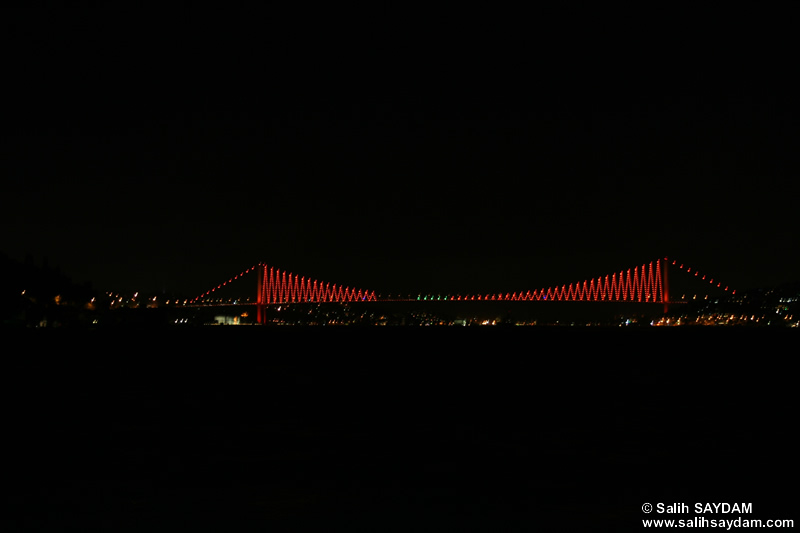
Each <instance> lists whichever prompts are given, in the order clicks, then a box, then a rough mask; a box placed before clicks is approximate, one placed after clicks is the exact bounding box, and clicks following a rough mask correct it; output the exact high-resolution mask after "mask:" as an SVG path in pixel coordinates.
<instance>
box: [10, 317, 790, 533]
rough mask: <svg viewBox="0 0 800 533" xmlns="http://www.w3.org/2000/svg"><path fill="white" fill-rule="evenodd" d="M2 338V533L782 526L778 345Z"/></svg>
mask: <svg viewBox="0 0 800 533" xmlns="http://www.w3.org/2000/svg"><path fill="white" fill-rule="evenodd" d="M5 339H6V342H5V347H4V350H3V351H4V356H3V372H2V376H3V378H2V379H3V402H4V417H3V435H4V441H5V444H6V445H7V446H6V451H5V452H4V455H3V457H4V463H5V464H4V478H5V481H6V486H7V487H8V488H10V489H11V491H10V496H9V497H7V498H6V503H7V504H8V505H9V509H10V510H9V512H7V513H5V514H4V515H3V516H2V517H0V522H2V523H0V527H1V528H2V530H3V531H18V530H35V531H62V530H75V531H537V530H545V531H548V530H564V531H586V530H590V531H620V530H636V531H638V530H640V529H641V519H642V518H644V517H645V516H644V515H643V513H642V511H641V506H642V504H643V503H645V502H651V503H653V504H655V503H656V502H687V503H689V505H690V506H691V505H692V503H693V502H753V505H754V509H755V512H756V514H755V515H754V516H753V517H756V518H794V516H793V515H794V514H795V512H794V511H795V509H796V506H795V504H794V503H792V502H791V499H790V496H791V494H789V493H787V491H786V490H785V489H784V487H783V485H784V483H785V482H786V481H787V480H794V479H796V475H797V452H796V450H797V443H796V440H795V437H794V431H793V430H794V426H795V425H796V408H795V407H794V403H795V400H796V394H795V392H794V391H795V388H794V383H795V382H796V379H795V374H794V373H793V372H792V368H793V367H794V363H795V361H794V359H796V354H795V352H796V347H797V333H796V331H787V330H730V329H729V330H723V329H697V330H686V329H683V330H679V329H671V330H664V329H656V328H646V329H634V330H632V329H621V328H616V329H597V328H586V329H578V328H554V329H547V328H508V329H505V328H442V329H431V328H413V329H412V328H365V329H357V328H340V329H327V328H318V329H299V328H298V329H294V328H281V329H268V328H256V327H250V328H248V327H242V328H235V327H230V328H210V329H198V330H183V331H182V330H163V331H158V330H153V331H148V330H131V331H126V330H116V331H95V332H70V331H24V332H15V333H13V334H11V333H7V334H6V335H5ZM734 518H735V517H734Z"/></svg>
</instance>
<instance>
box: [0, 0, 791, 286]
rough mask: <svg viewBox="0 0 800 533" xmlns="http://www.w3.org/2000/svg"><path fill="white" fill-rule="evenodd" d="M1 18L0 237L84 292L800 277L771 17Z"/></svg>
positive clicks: (785, 102) (39, 14) (191, 14)
mask: <svg viewBox="0 0 800 533" xmlns="http://www.w3.org/2000/svg"><path fill="white" fill-rule="evenodd" d="M309 9H310V7H309ZM4 15H5V16H4V17H2V18H3V21H2V30H3V31H2V33H3V37H2V39H3V52H2V54H3V80H4V81H3V93H4V94H5V96H3V97H2V121H1V124H2V125H0V139H2V144H1V145H0V158H1V161H0V169H2V176H3V178H2V179H3V181H2V194H1V195H0V229H2V241H0V251H1V252H3V253H6V254H8V255H9V256H11V257H13V258H15V259H18V260H23V259H24V258H25V256H26V254H31V255H32V256H33V257H34V258H35V260H36V261H37V262H40V261H41V260H42V258H44V257H47V259H48V262H49V264H50V265H58V266H59V267H60V268H61V269H62V270H63V271H64V272H66V273H67V274H68V275H69V276H70V277H72V279H73V280H74V281H76V282H83V281H91V282H92V283H93V284H94V286H95V287H96V288H100V289H105V288H109V289H137V290H148V291H149V290H159V291H181V292H185V293H187V294H188V295H196V294H199V293H200V292H203V291H205V290H207V289H209V288H211V287H212V286H215V285H216V284H217V283H219V282H221V281H223V280H224V279H227V278H228V277H230V276H231V275H234V274H237V273H238V272H240V271H241V270H243V269H246V268H247V267H249V266H251V265H253V264H254V263H257V262H258V261H265V262H267V263H269V264H273V265H275V266H277V267H280V268H282V269H287V270H289V271H292V272H294V273H297V274H300V275H305V276H307V277H312V278H316V279H320V280H324V281H328V282H331V283H341V284H345V285H349V286H356V287H360V288H366V289H371V290H376V291H377V292H381V293H384V294H385V293H392V292H419V291H431V292H442V293H445V292H454V291H462V292H471V291H483V292H492V291H506V290H508V291H517V290H533V289H536V288H541V287H543V286H549V285H552V284H562V283H570V282H575V281H582V280H584V279H587V278H590V277H596V276H600V275H605V274H610V273H611V272H614V271H619V270H621V269H626V268H628V267H632V266H635V265H637V264H642V263H643V262H649V261H651V260H653V259H657V258H659V257H663V256H665V255H668V256H670V257H675V258H677V259H678V260H680V261H681V262H685V263H687V264H690V265H693V266H695V268H698V269H701V270H703V271H704V272H708V273H709V274H711V275H713V276H716V277H718V279H720V280H722V281H723V282H725V283H726V284H730V285H731V286H736V287H742V288H747V287H754V286H769V285H775V284H778V283H782V282H787V281H797V280H800V274H799V273H800V253H798V250H799V249H800V246H798V239H797V195H798V193H799V192H800V188H799V186H798V180H797V176H798V174H797V170H798V165H797V162H798V161H797V148H798V142H797V141H798V135H797V126H798V105H797V103H796V100H795V97H796V94H797V93H796V92H795V91H794V89H795V87H793V86H792V80H793V77H794V72H793V70H794V67H793V63H792V62H791V61H789V55H788V53H789V51H790V48H787V45H788V35H787V34H786V33H785V31H784V30H783V29H782V28H781V27H780V23H781V21H782V20H783V18H784V17H782V16H781V15H780V14H776V13H772V14H769V15H768V16H766V17H764V20H759V17H751V16H750V14H742V15H741V16H740V20H737V21H735V23H733V22H731V21H730V20H725V21H722V20H719V19H713V18H712V19H707V20H706V19H704V20H703V21H699V20H697V19H695V18H692V19H691V22H689V20H690V19H688V18H681V17H677V18H674V19H670V20H664V19H662V18H652V17H644V16H643V17H642V19H641V20H637V19H636V18H634V19H627V18H626V19H625V22H622V21H620V20H617V17H616V15H615V14H609V13H605V14H603V17H605V18H602V19H598V18H596V17H595V15H594V14H588V13H572V14H560V15H558V16H556V15H553V14H539V15H537V16H532V15H530V14H528V15H526V16H527V17H533V18H526V19H524V20H520V16H521V14H517V15H515V14H514V13H504V14H502V16H500V17H499V18H497V19H495V18H494V17H489V18H492V19H493V20H492V21H491V22H490V21H489V20H488V18H484V17H483V15H482V14H480V13H473V14H472V16H471V20H470V21H469V23H467V21H465V20H462V19H461V18H460V16H459V17H456V16H455V14H452V13H442V14H435V15H434V14H432V13H424V14H423V13H416V14H408V13H406V14H397V13H371V14H366V15H365V14H363V13H362V14H360V15H362V17H361V18H355V14H353V16H352V17H351V16H350V14H345V13H334V14H330V15H331V17H334V16H335V17H336V18H335V19H334V18H328V17H327V15H326V14H319V13H315V16H314V20H313V21H312V20H311V19H310V18H308V19H307V18H306V17H308V16H309V15H308V14H302V13H300V14H298V13H294V14H292V15H291V16H289V15H287V14H284V13H280V14H278V13H271V12H253V13H247V12H238V13H233V12H225V13H216V12H205V13H203V12H199V11H197V10H194V9H188V8H187V9H186V10H185V11H181V12H169V13H166V12H138V11H135V10H117V11H111V10H108V9H106V8H102V9H101V8H96V9H93V10H90V11H85V12H75V11H65V10H60V11H59V10H56V11H53V10H45V9H40V10H33V9H29V10H25V11H16V12H10V11H6V12H5V13H4ZM629 15H630V14H629ZM633 15H634V17H635V16H636V14H633ZM642 15H643V14H642ZM339 20H342V21H347V22H346V23H344V22H343V23H339V22H338V21H339ZM656 20H658V22H655V21H656ZM773 24H774V26H773ZM512 26H513V27H512ZM756 34H758V38H756V37H755V35H756ZM784 41H785V42H784ZM252 292H254V290H253V291H252Z"/></svg>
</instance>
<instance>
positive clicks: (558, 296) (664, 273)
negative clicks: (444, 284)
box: [187, 257, 736, 324]
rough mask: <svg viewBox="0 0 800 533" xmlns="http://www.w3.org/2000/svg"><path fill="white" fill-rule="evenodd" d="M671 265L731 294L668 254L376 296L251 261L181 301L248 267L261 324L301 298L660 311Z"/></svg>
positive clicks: (202, 300) (207, 295)
mask: <svg viewBox="0 0 800 533" xmlns="http://www.w3.org/2000/svg"><path fill="white" fill-rule="evenodd" d="M671 268H673V269H678V270H680V271H683V272H685V273H686V274H688V275H690V276H693V277H695V278H697V279H698V280H700V281H704V282H707V283H708V284H709V285H711V286H714V287H717V288H719V289H721V290H723V291H728V292H730V294H736V291H735V290H729V287H728V286H727V285H725V286H723V284H722V282H720V281H718V280H715V279H714V278H712V277H710V276H707V275H706V274H702V273H701V272H700V271H698V270H697V269H693V268H691V267H689V266H687V265H684V264H683V263H679V262H678V261H676V260H670V259H669V258H667V257H664V258H663V259H657V260H654V261H650V262H649V263H643V264H641V265H637V266H634V267H631V268H628V269H625V270H620V271H619V272H613V273H611V274H607V275H605V276H598V277H596V278H590V279H586V280H583V281H580V282H577V283H570V284H569V285H566V284H564V285H561V286H552V287H547V288H541V289H537V290H532V291H531V290H528V291H520V292H506V293H482V294H454V295H446V296H441V295H437V296H434V295H422V294H420V295H419V296H417V297H416V298H411V297H408V298H401V297H382V296H380V295H376V293H375V291H374V290H366V289H360V288H353V287H349V286H342V285H337V284H335V283H334V284H331V283H328V282H322V281H318V280H316V279H311V278H306V277H305V276H299V275H296V274H293V273H291V272H287V271H285V270H283V271H282V270H280V269H279V268H276V267H274V266H271V265H268V264H267V263H257V264H255V265H253V266H251V267H250V268H248V269H246V270H243V271H242V272H240V273H239V274H237V275H236V276H233V277H232V278H230V279H228V280H227V281H223V282H222V283H220V284H219V285H217V286H216V287H214V288H212V289H209V290H207V291H206V292H204V293H203V294H201V295H199V296H197V297H196V298H194V299H192V300H190V301H189V302H187V305H190V306H213V305H219V304H218V303H215V302H217V301H218V300H216V299H215V293H216V291H218V290H221V289H222V288H223V287H225V286H227V285H229V284H233V283H236V282H237V281H239V280H240V279H241V278H244V277H245V276H247V275H248V274H250V273H251V272H255V273H256V275H257V279H258V281H257V286H256V299H255V302H250V303H245V305H255V306H256V309H257V320H258V322H259V323H261V324H263V323H264V320H265V313H264V310H265V308H266V307H267V306H270V305H275V304H291V303H306V302H308V303H322V302H337V303H350V302H379V301H394V302H396V301H416V300H425V301H511V302H525V301H530V302H537V301H562V302H630V303H634V302H636V303H650V304H663V305H664V312H665V313H666V312H667V311H668V310H669V306H670V304H676V303H683V302H681V301H672V300H670V293H669V272H670V269H671Z"/></svg>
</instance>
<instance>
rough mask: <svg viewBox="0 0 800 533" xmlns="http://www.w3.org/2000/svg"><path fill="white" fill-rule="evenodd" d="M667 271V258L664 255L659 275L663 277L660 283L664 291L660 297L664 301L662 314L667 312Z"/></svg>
mask: <svg viewBox="0 0 800 533" xmlns="http://www.w3.org/2000/svg"><path fill="white" fill-rule="evenodd" d="M668 272H669V259H668V258H666V257H665V258H664V268H662V269H661V275H662V276H663V277H664V279H663V281H662V283H661V286H662V290H663V291H664V292H663V295H662V297H661V300H662V301H663V302H664V314H665V315H666V314H667V313H669V275H668Z"/></svg>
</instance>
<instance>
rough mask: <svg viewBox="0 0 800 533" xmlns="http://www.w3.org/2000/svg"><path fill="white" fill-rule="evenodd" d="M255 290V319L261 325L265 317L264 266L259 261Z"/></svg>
mask: <svg viewBox="0 0 800 533" xmlns="http://www.w3.org/2000/svg"><path fill="white" fill-rule="evenodd" d="M256 290H257V291H258V292H257V296H256V321H257V322H258V323H259V324H262V325H263V324H264V322H265V321H266V320H267V317H266V316H265V312H264V266H263V265H262V264H261V263H259V264H258V286H257V287H256Z"/></svg>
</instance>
